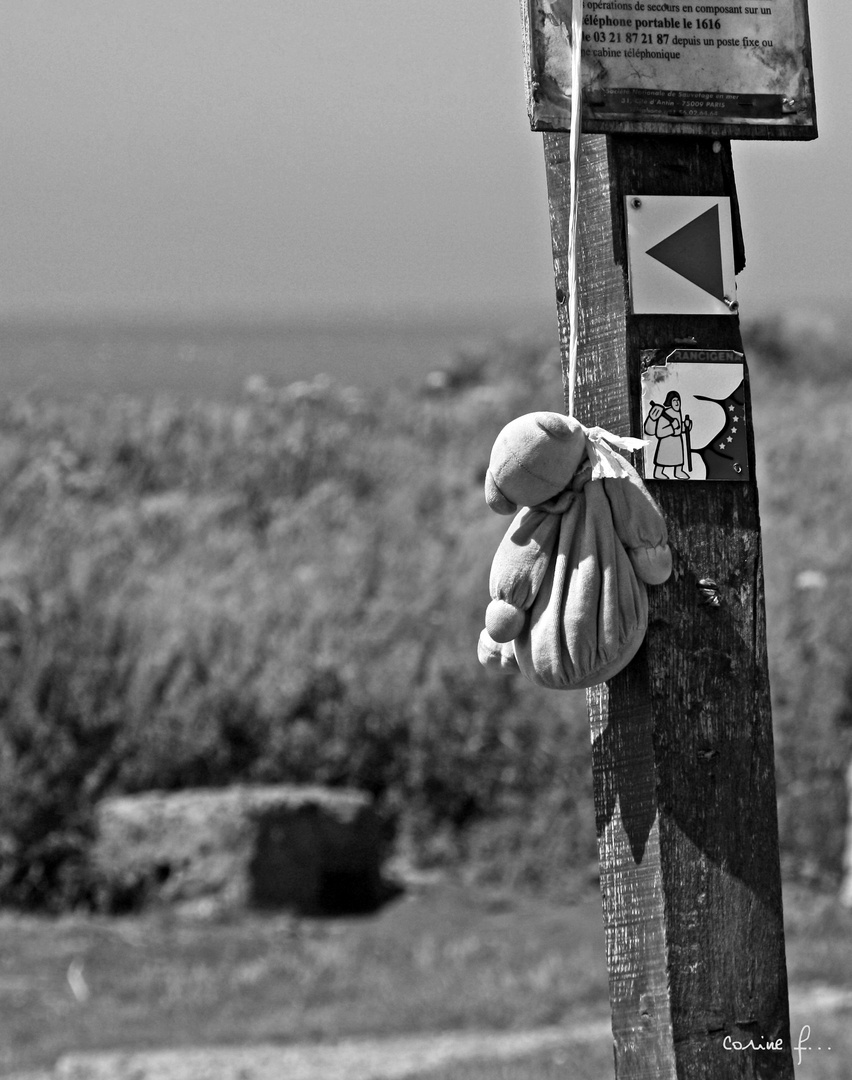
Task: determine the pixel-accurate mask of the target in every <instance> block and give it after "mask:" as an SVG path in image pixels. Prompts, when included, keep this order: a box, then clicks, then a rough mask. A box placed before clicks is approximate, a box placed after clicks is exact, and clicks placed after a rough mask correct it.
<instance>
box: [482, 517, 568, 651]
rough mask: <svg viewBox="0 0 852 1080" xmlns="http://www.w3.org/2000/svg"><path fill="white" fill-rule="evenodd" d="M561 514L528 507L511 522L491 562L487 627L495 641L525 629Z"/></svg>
mask: <svg viewBox="0 0 852 1080" xmlns="http://www.w3.org/2000/svg"><path fill="white" fill-rule="evenodd" d="M561 520H562V519H561V515H560V514H552V513H548V512H546V511H543V510H535V509H531V508H529V507H525V508H524V509H523V510H521V511H520V513H519V514H517V516H516V517H515V519H514V520H513V521H512V524H511V525H510V526H509V528H508V530H507V531H506V534H505V536H504V537H503V539H502V540H501V542H500V546H499V547H498V548H497V551H496V553H495V555H494V560H493V562H492V563H491V577H490V579H489V583H488V585H489V592H490V593H491V603H490V604H489V605H488V608H487V609H486V612H485V630H486V632H487V634H488V636H489V637H490V638H491V640H492V641H494V642H497V643H505V642H509V641H512V640H513V639H514V638H516V637H517V636H518V634H520V632H521V630H523V628H524V623H525V621H526V617H527V611H528V610H529V608H530V607H532V603H533V601H534V600H535V598H536V595H537V593H538V590H539V589H540V587H541V583H542V581H543V580H544V576H545V574H546V573H547V567H548V563H549V562H550V556H551V554H552V552H553V549H554V547H555V546H556V541H557V539H558V537H559V527H560V522H561Z"/></svg>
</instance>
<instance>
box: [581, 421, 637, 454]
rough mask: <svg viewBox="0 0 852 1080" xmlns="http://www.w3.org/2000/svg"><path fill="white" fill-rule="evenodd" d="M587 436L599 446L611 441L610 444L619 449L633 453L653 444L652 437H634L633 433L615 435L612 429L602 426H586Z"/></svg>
mask: <svg viewBox="0 0 852 1080" xmlns="http://www.w3.org/2000/svg"><path fill="white" fill-rule="evenodd" d="M586 438H587V439H589V440H591V442H593V443H596V444H597V445H598V446H600V445H601V444H602V443H604V444H606V443H609V445H610V446H617V447H618V449H619V450H628V451H630V452H631V453H632V452H633V451H634V450H642V449H643V448H644V447H646V446H650V444H651V441H650V439H634V438H633V437H632V436H631V435H613V433H612V432H611V431H607V430H606V428H602V427H593V428H586ZM607 449H608V448H607Z"/></svg>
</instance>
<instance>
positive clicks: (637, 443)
mask: <svg viewBox="0 0 852 1080" xmlns="http://www.w3.org/2000/svg"><path fill="white" fill-rule="evenodd" d="M586 439H587V441H588V444H589V458H590V459H591V460H592V463H593V468H592V476H593V478H595V479H600V478H601V477H604V476H614V477H623V476H627V475H629V474H630V473H631V472H632V467H631V466H630V464H629V463H628V462H627V461H625V460H624V458H623V457H621V456H620V455H619V454H616V452H615V450H613V447H618V449H619V450H627V451H632V450H641V449H642V448H643V447H645V446H648V440H647V439H634V438H632V437H631V436H628V435H613V433H612V432H611V431H605V430H604V428H601V427H593V428H588V429H587V430H586Z"/></svg>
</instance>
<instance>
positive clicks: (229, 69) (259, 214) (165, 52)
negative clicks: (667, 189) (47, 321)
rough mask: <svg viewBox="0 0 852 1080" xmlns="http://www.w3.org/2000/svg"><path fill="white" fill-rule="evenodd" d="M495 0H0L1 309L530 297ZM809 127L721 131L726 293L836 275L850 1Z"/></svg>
mask: <svg viewBox="0 0 852 1080" xmlns="http://www.w3.org/2000/svg"><path fill="white" fill-rule="evenodd" d="M518 8H519V5H518V3H517V0H500V2H496V0H466V2H461V0H429V2H428V3H419V4H405V3H402V2H401V0H340V2H339V3H337V4H333V5H323V4H316V3H307V2H306V0H239V2H237V0H3V4H2V11H0V28H1V29H0V102H2V105H0V139H2V154H0V313H22V312H34V313H57V312H72V313H79V312H100V311H139V310H141V311H153V312H156V311H168V312H170V313H178V312H188V313H199V312H206V311H217V310H218V311H235V312H239V311H244V312H252V311H264V312H267V313H271V314H282V315H292V314H303V313H306V312H307V313H316V314H323V313H326V312H328V313H337V312H341V311H359V312H363V313H367V314H373V315H384V314H395V313H398V312H406V311H411V310H415V311H420V312H424V313H439V312H441V311H443V310H445V309H447V308H449V307H456V308H457V307H459V306H467V305H471V306H474V307H482V306H490V305H500V306H509V305H511V306H518V305H531V306H532V305H538V306H539V307H542V306H544V307H546V306H547V305H549V304H550V302H551V301H550V297H551V293H552V273H551V262H550V246H549V233H548V222H547V209H546V198H545V182H544V165H543V159H542V148H541V136H540V135H537V134H533V133H531V132H530V131H529V126H528V122H527V117H526V110H525V100H524V89H523V68H522V58H521V31H520V14H519V10H518ZM811 28H812V35H813V45H814V69H815V84H816V93H817V112H818V119H819V126H820V133H821V137H820V139H819V140H817V141H816V142H810V143H792V144H791V143H771V144H767V143H763V142H760V143H757V142H752V143H743V142H738V143H736V144H735V149H734V160H735V166H736V169H737V181H738V187H739V194H740V200H741V207H742V215H743V226H744V231H745V237H746V245H747V256H748V264H749V265H748V267H747V269H746V271H745V272H744V273H743V274H742V275H740V278H739V290H740V299H741V301H742V302H743V314H744V315H746V314H747V312H748V310H749V306H751V308H752V310H757V309H758V308H760V309H765V308H766V307H773V306H778V307H782V306H786V305H789V304H791V303H793V304H796V305H807V304H810V303H814V302H820V301H826V302H830V303H838V302H840V301H842V300H844V299H845V298H847V297H848V296H849V280H850V275H851V274H852V213H850V209H849V191H850V179H849V178H850V174H852V150H850V145H852V139H850V137H849V127H850V118H852V108H850V104H849V78H848V75H847V72H848V67H849V48H850V41H852V4H849V2H848V0H812V3H811Z"/></svg>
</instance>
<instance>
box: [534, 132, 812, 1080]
mask: <svg viewBox="0 0 852 1080" xmlns="http://www.w3.org/2000/svg"><path fill="white" fill-rule="evenodd" d="M544 143H545V158H546V166H547V177H548V192H549V200H550V213H551V226H552V236H553V252H554V268H555V275H556V288H557V310H558V318H559V331H560V341H561V345H562V353H563V362H564V363H567V355H568V348H567V342H568V324H567V304H566V303H565V302H564V293H565V291H566V290H567V229H568V182H569V172H568V170H569V165H568V136H565V135H552V134H548V135H545V136H544ZM580 181H581V185H582V187H581V196H580V201H581V209H580V218H579V240H578V247H579V250H580V253H581V256H580V257H581V263H580V281H581V285H580V289H581V299H580V310H581V315H580V320H579V337H580V344H579V357H580V359H579V375H578V382H577V390H576V413H577V416H578V418H579V419H581V420H582V421H583V422H584V423H587V424H599V425H601V426H602V427H605V428H608V429H609V430H611V431H614V432H616V433H618V434H622V435H641V432H640V431H639V430H638V427H639V423H638V417H639V395H640V375H639V372H640V353H641V351H642V350H643V349H651V348H660V347H663V346H666V345H668V344H669V343H671V342H673V341H675V340H677V339H681V338H692V337H694V338H695V339H696V340H697V342H698V344H699V346H701V347H707V348H716V349H736V350H739V351H741V350H742V340H741V336H740V330H739V320H738V318H737V317H735V316H680V315H665V316H658V315H641V316H634V315H632V313H631V312H630V308H629V301H628V279H627V254H626V249H625V240H624V235H625V230H624V210H623V206H624V202H623V200H624V196H625V195H626V194H636V193H641V194H646V195H665V194H672V195H727V196H730V197H731V199H732V206H733V207H734V221H735V225H734V232H735V247H736V252H735V256H736V263H737V269H741V268H742V266H743V264H744V251H743V245H742V240H741V234H740V229H739V215H738V213H737V212H736V190H735V185H734V177H733V168H732V165H731V156H730V144H729V143H726V142H721V143H720V142H716V143H715V144H714V141H713V140H712V139H709V138H701V139H691V138H679V137H678V138H672V137H664V136H660V137H635V136H604V135H586V136H584V137H583V153H582V160H581V167H580ZM746 382H747V399H746V400H747V410H748V416H749V430H751V423H750V415H751V402H750V398H749V397H748V380H746ZM749 459H750V460H749V465H750V470H751V472H750V475H751V476H752V477H754V476H755V472H754V447H753V443H750V444H749ZM647 483H648V487H649V489H650V490H651V491H652V493H653V494H654V496H655V497H656V498H657V500H658V501H659V503H660V505H661V507H662V509H663V512H664V514H665V516H666V520H667V523H668V527H669V535H670V542H671V546H672V550H673V555H674V570H673V574H672V577H671V579H670V580H669V581H668V582H667V583H666V584H665V585H663V586H659V587H656V588H651V589H649V601H650V625H649V630H648V635H647V638H646V641H645V644H644V646H643V648H642V649H641V650H640V653H639V654H638V656H637V657H636V658H635V660H634V661H633V662H632V663H631V664H630V666H629V667H628V668H627V669H626V670H625V671H624V672H622V673H621V674H620V675H619V676H617V677H616V678H615V679H613V680H612V681H611V682H610V683H608V684H606V685H605V686H602V687H597V688H595V689H594V690H591V691H589V694H588V702H589V710H590V719H591V732H592V745H593V755H592V757H593V773H594V783H595V800H596V814H597V826H598V837H599V848H600V860H601V889H602V898H603V913H604V922H605V927H606V941H607V961H608V965H609V974H610V998H611V1005H612V1020H613V1035H614V1040H615V1062H616V1077H617V1080H658V1078H659V1080H662V1078H678V1080H687V1078H688V1080H705V1078H706V1080H711V1078H712V1080H719V1078H725V1080H728V1078H731V1080H739V1078H743V1080H745V1078H750V1080H757V1078H760V1080H787V1078H790V1077H792V1076H793V1066H792V1054H791V1051H790V1031H789V1011H788V1004H787V976H786V963H785V954H784V930H783V920H782V905H781V880H780V866H779V856H778V829H777V818H776V802H775V781H774V762H773V743H772V722H771V714H770V706H769V683H768V676H767V664H766V642H765V616H764V596H763V572H762V561H761V545H760V522H759V516H758V494H757V486H756V482H755V481H754V480H752V481H751V482H748V483H743V482H740V483H726V482H703V481H688V482H683V483H677V482H671V481H656V482H655V481H653V480H649V481H647ZM705 577H709V578H712V579H714V580H715V581H716V582H717V583H718V585H719V592H720V597H721V604H720V605H719V606H718V607H712V606H707V605H705V604H703V603H702V600H703V597H702V595H701V593H700V591H699V589H698V587H697V583H698V581H699V580H700V579H701V578H705ZM726 1037H729V1038H728V1043H727V1046H730V1045H731V1041H732V1040H736V1041H737V1042H739V1043H742V1044H748V1043H749V1042H752V1043H753V1044H755V1045H756V1046H758V1047H760V1046H765V1044H766V1043H767V1042H773V1043H774V1042H776V1041H777V1040H781V1041H782V1044H783V1049H782V1050H770V1049H743V1050H735V1049H728V1048H726V1042H725V1040H726Z"/></svg>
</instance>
